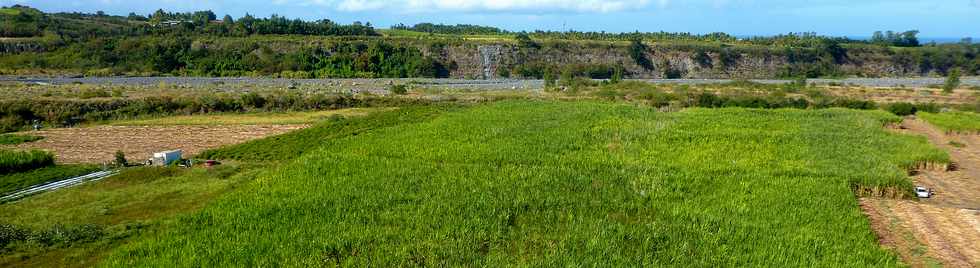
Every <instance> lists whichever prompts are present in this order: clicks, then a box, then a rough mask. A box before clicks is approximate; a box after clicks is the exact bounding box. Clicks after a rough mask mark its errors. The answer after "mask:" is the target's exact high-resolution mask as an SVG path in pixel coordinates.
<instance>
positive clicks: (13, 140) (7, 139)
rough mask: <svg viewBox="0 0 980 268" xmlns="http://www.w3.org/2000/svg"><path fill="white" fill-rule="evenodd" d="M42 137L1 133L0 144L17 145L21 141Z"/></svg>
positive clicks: (40, 138) (30, 140)
mask: <svg viewBox="0 0 980 268" xmlns="http://www.w3.org/2000/svg"><path fill="white" fill-rule="evenodd" d="M42 139H44V137H41V136H31V135H16V134H2V135H0V145H17V144H21V143H28V142H34V141H39V140H42Z"/></svg>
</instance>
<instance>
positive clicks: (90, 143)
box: [8, 125, 306, 163]
mask: <svg viewBox="0 0 980 268" xmlns="http://www.w3.org/2000/svg"><path fill="white" fill-rule="evenodd" d="M305 127H306V126H305V125H240V126H238V125H235V126H231V125H229V126H96V127H85V128H61V129H49V130H42V131H37V132H25V133H24V134H30V135H36V136H43V137H44V139H43V140H40V141H36V142H31V143H25V144H21V145H19V146H16V147H15V148H19V149H41V150H46V151H51V152H53V153H54V154H55V156H56V157H57V161H58V162H59V163H102V162H104V161H110V160H112V159H114V154H115V152H116V151H123V152H124V153H126V156H127V158H128V159H129V160H130V161H143V160H146V159H148V158H149V157H150V156H152V154H153V152H159V151H165V150H173V149H181V150H183V151H184V154H185V155H194V154H197V153H200V152H202V151H204V150H206V149H211V148H216V147H220V146H223V145H228V144H236V143H242V142H245V141H248V140H252V139H258V138H263V137H267V136H271V135H277V134H282V133H286V132H289V131H292V130H296V129H301V128H305ZM8 147H9V146H8Z"/></svg>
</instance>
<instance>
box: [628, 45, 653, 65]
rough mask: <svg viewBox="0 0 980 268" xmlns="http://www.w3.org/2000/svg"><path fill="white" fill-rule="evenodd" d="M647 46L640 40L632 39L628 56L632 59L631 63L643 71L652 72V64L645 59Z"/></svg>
mask: <svg viewBox="0 0 980 268" xmlns="http://www.w3.org/2000/svg"><path fill="white" fill-rule="evenodd" d="M647 50H648V48H647V46H646V45H644V44H643V40H642V39H633V40H632V41H630V46H629V55H630V58H632V59H633V62H634V63H636V65H639V66H640V67H643V69H647V70H653V62H652V61H650V59H649V58H647Z"/></svg>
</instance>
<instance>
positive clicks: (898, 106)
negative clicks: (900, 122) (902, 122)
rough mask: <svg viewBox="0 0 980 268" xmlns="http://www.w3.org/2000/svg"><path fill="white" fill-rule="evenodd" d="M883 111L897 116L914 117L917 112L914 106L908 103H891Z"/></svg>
mask: <svg viewBox="0 0 980 268" xmlns="http://www.w3.org/2000/svg"><path fill="white" fill-rule="evenodd" d="M885 109H886V110H888V111H889V112H891V113H893V114H895V115H898V116H906V115H914V114H916V113H918V112H919V110H918V109H917V108H916V107H915V104H911V103H908V102H899V103H892V104H889V105H888V106H886V107H885Z"/></svg>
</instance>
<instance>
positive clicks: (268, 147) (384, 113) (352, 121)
mask: <svg viewBox="0 0 980 268" xmlns="http://www.w3.org/2000/svg"><path fill="white" fill-rule="evenodd" d="M451 109H454V108H453V107H449V106H445V107H444V106H429V107H424V106H423V107H406V108H400V109H383V110H377V111H375V112H373V113H371V114H370V115H366V116H362V117H349V116H348V117H344V118H340V117H335V118H333V119H332V120H327V121H325V122H321V123H319V124H316V125H314V126H312V127H310V128H307V129H301V130H298V131H293V132H289V133H286V134H282V135H278V136H274V137H269V138H266V139H259V140H254V141H250V142H246V143H242V144H237V145H232V146H226V147H222V148H218V149H214V150H207V151H204V152H202V153H201V154H200V155H198V158H202V159H222V160H229V159H230V160H244V161H268V160H276V161H283V160H292V159H295V158H297V157H299V156H300V155H302V154H303V153H305V152H309V151H312V150H316V149H317V148H319V147H320V145H322V144H323V143H325V142H328V141H330V140H331V139H335V138H339V137H346V136H352V135H358V134H359V133H363V132H367V131H371V130H376V129H380V128H385V127H391V126H396V125H399V124H410V123H419V122H422V121H425V120H429V119H431V118H433V117H435V116H437V115H439V114H441V113H443V112H445V111H447V110H451Z"/></svg>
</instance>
